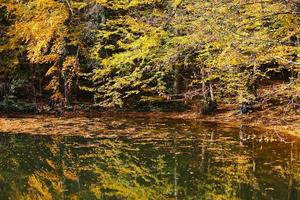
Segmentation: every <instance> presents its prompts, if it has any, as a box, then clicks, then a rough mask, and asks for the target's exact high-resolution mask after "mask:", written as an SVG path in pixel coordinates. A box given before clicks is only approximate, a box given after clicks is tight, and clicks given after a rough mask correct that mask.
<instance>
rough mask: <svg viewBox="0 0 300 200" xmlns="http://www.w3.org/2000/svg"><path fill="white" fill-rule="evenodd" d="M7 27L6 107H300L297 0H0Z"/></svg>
mask: <svg viewBox="0 0 300 200" xmlns="http://www.w3.org/2000/svg"><path fill="white" fill-rule="evenodd" d="M0 27H1V28H0V110H2V111H39V110H47V109H48V110H49V109H50V110H51V109H72V108H74V107H78V108H80V109H91V108H93V109H99V110H143V111H153V110H157V109H167V110H181V109H196V111H197V112H200V113H204V114H210V113H213V112H214V111H215V110H216V109H218V107H220V105H223V104H235V105H238V106H239V109H240V112H241V113H242V114H244V113H247V112H249V111H252V110H253V109H254V108H256V109H258V108H257V107H260V109H265V108H267V107H270V106H279V105H281V106H284V108H285V109H287V110H288V111H291V112H294V111H295V110H297V109H298V108H299V107H300V74H299V72H300V2H299V1H298V0H289V1H286V0H260V1H257V0H80V1H79V0H0ZM258 105H259V106H258ZM262 105H263V106H262Z"/></svg>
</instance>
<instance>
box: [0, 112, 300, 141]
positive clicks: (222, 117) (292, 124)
mask: <svg viewBox="0 0 300 200" xmlns="http://www.w3.org/2000/svg"><path fill="white" fill-rule="evenodd" d="M44 117H48V118H67V119H70V118H80V117H82V118H101V117H123V118H126V117H130V118H134V117H136V118H144V117H146V118H155V119H181V120H197V121H199V122H212V123H218V124H226V125H230V126H238V125H245V126H250V127H253V128H260V129H265V130H267V131H276V132H280V133H283V134H288V135H292V136H297V137H300V115H299V114H292V115H279V114H278V113H276V112H275V111H274V110H272V111H270V112H267V111H265V110H264V111H256V112H253V113H249V114H244V115H239V114H237V112H236V110H235V109H223V110H219V111H217V112H216V113H215V114H213V115H200V114H197V113H195V112H191V111H187V112H124V111H123V112H111V111H110V112H108V111H107V112H100V111H89V112H85V111H75V112H74V111H69V112H64V113H61V114H53V113H40V114H34V113H0V124H3V123H5V121H4V120H5V119H9V118H20V119H21V118H24V119H25V118H26V119H28V118H33V119H38V118H44ZM1 130H2V129H1V128H0V131H1Z"/></svg>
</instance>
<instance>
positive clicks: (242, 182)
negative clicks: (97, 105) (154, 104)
mask: <svg viewBox="0 0 300 200" xmlns="http://www.w3.org/2000/svg"><path fill="white" fill-rule="evenodd" d="M13 120H15V121H17V122H18V123H19V124H21V125H22V124H23V125H24V130H26V131H24V130H20V131H18V129H17V127H12V128H14V129H11V131H10V132H2V133H1V134H0V152H1V154H0V199H1V200H6V199H30V200H35V199H47V200H48V199H49V200H50V199H84V200H89V199H114V200H117V199H137V200H143V199H159V200H162V199H170V200H171V199H197V200H198V199H208V200H211V199H213V200H217V199H245V200H248V199H259V200H260V199H266V200H270V199H280V200H281V199H282V200H284V199H287V200H297V199H300V140H299V139H297V138H296V137H292V136H286V135H283V134H280V133H275V132H268V131H265V130H263V129H261V130H260V129H257V128H256V129H253V128H250V127H247V126H241V125H238V126H229V125H221V124H220V125H218V124H215V123H201V122H199V121H196V120H179V119H158V118H157V119H155V118H146V117H145V118H141V117H139V118H122V117H119V118H116V117H115V118H112V117H103V118H90V119H89V118H83V119H81V118H74V119H63V118H62V119H55V120H56V121H55V122H54V123H52V122H51V121H50V120H47V119H35V120H33V122H32V123H39V126H38V127H37V128H36V127H35V128H33V129H32V130H30V129H27V128H25V126H26V123H27V124H28V123H31V122H30V119H11V121H13ZM14 123H15V122H14ZM18 128H19V129H20V127H18ZM30 131H31V132H30ZM19 132H22V134H20V133H19ZM60 133H61V134H60Z"/></svg>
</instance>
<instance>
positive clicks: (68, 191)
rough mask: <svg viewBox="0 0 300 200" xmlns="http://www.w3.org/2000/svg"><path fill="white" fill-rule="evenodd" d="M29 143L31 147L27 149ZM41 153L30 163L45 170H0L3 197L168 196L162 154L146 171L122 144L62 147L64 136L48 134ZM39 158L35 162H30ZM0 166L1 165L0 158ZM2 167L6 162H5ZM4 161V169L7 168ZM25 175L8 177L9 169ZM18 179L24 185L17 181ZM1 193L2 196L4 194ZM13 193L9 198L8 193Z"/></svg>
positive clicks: (132, 151)
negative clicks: (50, 137) (47, 140)
mask: <svg viewBox="0 0 300 200" xmlns="http://www.w3.org/2000/svg"><path fill="white" fill-rule="evenodd" d="M27 145H28V144H27ZM27 145H26V146H23V147H24V148H21V149H20V146H18V145H17V143H15V145H12V146H9V147H7V146H6V147H5V148H7V151H6V152H5V153H8V154H9V152H11V150H12V149H18V148H19V150H21V151H29V152H36V153H37V154H40V153H41V152H39V151H38V150H37V149H35V148H34V147H33V145H34V144H32V145H28V146H27ZM31 147H33V148H32V149H31ZM41 151H45V152H47V153H46V154H47V155H44V156H43V157H40V156H38V155H37V156H36V157H35V155H32V156H33V157H35V158H33V159H32V160H29V162H32V163H31V164H32V165H35V164H37V165H40V166H41V165H44V166H46V167H45V168H44V167H43V168H40V169H39V168H36V169H32V170H30V171H27V169H24V171H20V169H18V167H15V169H14V170H12V171H11V172H10V173H8V174H4V173H2V172H3V171H5V170H4V169H3V170H2V172H1V173H0V174H1V176H5V175H7V177H10V179H8V180H7V179H6V177H3V178H2V181H3V184H4V185H6V186H7V188H6V189H7V191H11V192H9V193H7V194H3V193H2V197H3V198H4V199H7V197H10V198H12V199H22V198H24V199H70V198H75V197H76V198H82V199H96V198H97V199H157V198H165V197H167V196H168V194H171V190H172V185H169V184H168V180H167V179H165V178H164V176H163V174H161V172H162V171H163V168H164V167H165V162H164V161H163V158H162V157H157V158H156V159H151V160H148V161H147V162H150V163H151V169H150V168H149V167H146V166H145V165H140V163H141V162H143V161H141V160H140V159H139V158H138V157H137V155H135V154H136V152H137V151H138V149H136V148H132V147H131V146H130V145H126V144H125V143H124V142H122V141H111V140H98V141H93V142H92V143H89V142H85V141H84V142H83V143H78V144H77V145H75V146H73V145H68V142H67V141H65V139H64V138H62V137H61V138H54V139H53V140H52V141H51V142H50V143H49V144H47V147H46V148H45V149H42V150H41ZM7 157H8V158H9V159H11V160H14V161H15V162H16V163H17V165H18V166H19V165H22V164H23V162H24V160H23V158H22V157H19V156H18V154H17V155H16V154H15V155H14V154H10V155H7ZM37 158H39V160H34V159H37ZM0 162H1V164H3V165H4V164H5V162H4V161H3V160H2V161H0ZM7 164H8V165H10V164H9V162H7ZM8 165H6V166H5V168H9V167H10V166H8ZM14 171H16V172H20V173H21V174H22V175H24V174H23V172H24V173H26V175H25V176H23V177H19V176H18V175H16V176H14V177H11V175H12V174H13V172H14ZM2 181H1V182H2ZM20 181H22V182H23V184H24V185H25V187H23V184H22V185H18V183H20ZM4 195H5V196H4ZM12 195H13V196H12Z"/></svg>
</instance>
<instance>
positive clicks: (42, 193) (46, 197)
mask: <svg viewBox="0 0 300 200" xmlns="http://www.w3.org/2000/svg"><path fill="white" fill-rule="evenodd" d="M28 186H29V192H28V194H27V195H26V199H28V200H39V199H40V200H52V195H51V194H50V192H49V190H48V188H47V186H46V185H45V183H43V182H41V181H40V180H39V179H38V178H37V177H36V176H35V175H32V176H30V177H29V180H28Z"/></svg>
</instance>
